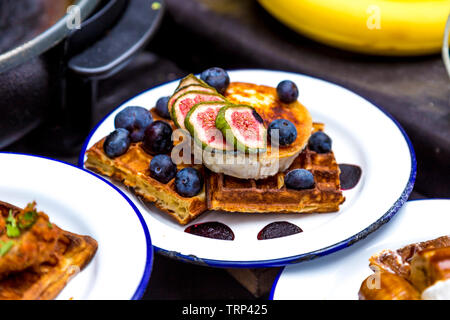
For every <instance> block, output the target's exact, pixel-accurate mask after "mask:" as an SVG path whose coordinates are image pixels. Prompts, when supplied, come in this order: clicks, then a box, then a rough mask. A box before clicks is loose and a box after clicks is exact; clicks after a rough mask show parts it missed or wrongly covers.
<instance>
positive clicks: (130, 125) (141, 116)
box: [114, 107, 153, 142]
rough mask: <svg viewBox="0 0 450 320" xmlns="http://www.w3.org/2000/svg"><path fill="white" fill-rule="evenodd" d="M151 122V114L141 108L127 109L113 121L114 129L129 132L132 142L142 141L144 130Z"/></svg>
mask: <svg viewBox="0 0 450 320" xmlns="http://www.w3.org/2000/svg"><path fill="white" fill-rule="evenodd" d="M152 122H153V118H152V115H151V113H150V112H149V111H148V110H147V109H145V108H142V107H127V108H125V109H124V110H122V111H120V112H119V113H118V114H117V116H116V118H115V119H114V125H115V127H116V129H118V128H124V129H127V130H128V131H129V132H130V139H131V141H132V142H138V141H142V139H143V138H144V132H145V129H147V127H148V126H149V125H150V124H151V123H152Z"/></svg>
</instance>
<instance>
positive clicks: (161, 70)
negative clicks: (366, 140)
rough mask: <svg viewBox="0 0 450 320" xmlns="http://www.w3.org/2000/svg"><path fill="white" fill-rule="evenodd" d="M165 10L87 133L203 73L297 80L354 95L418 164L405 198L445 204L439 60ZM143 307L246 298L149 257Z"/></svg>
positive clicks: (228, 0) (249, 2) (224, 14)
mask: <svg viewBox="0 0 450 320" xmlns="http://www.w3.org/2000/svg"><path fill="white" fill-rule="evenodd" d="M166 2H167V7H168V11H167V13H166V15H165V18H164V21H163V23H162V26H161V29H160V30H159V32H158V34H157V35H156V37H155V38H154V39H153V40H152V41H151V43H150V44H149V45H148V48H147V50H146V52H144V53H142V54H140V55H139V56H138V57H137V58H136V59H135V60H134V61H133V62H132V63H131V64H130V65H129V66H128V67H127V68H125V69H124V70H123V71H122V72H121V73H120V74H118V75H116V76H114V77H113V78H112V79H109V80H104V81H102V82H101V83H100V88H99V101H98V105H97V107H96V110H95V114H94V118H95V121H94V122H95V123H96V122H98V121H100V120H101V119H102V118H103V117H104V116H105V115H106V114H107V113H109V112H110V111H111V110H113V109H114V108H116V107H117V106H119V105H120V104H121V103H122V102H124V101H126V100H128V99H130V98H131V97H133V96H135V95H136V94H138V93H140V92H142V91H144V90H146V89H148V88H151V87H154V86H156V85H159V84H162V83H165V82H167V81H170V80H174V79H177V78H179V77H182V76H184V75H186V74H187V73H191V72H194V73H197V72H201V71H202V70H204V69H206V68H209V67H211V66H220V67H223V68H226V69H237V68H263V69H276V70H287V71H293V72H299V73H304V74H308V75H312V76H315V77H318V78H322V79H325V80H328V81H331V82H334V83H337V84H340V85H342V86H344V87H346V88H349V89H351V90H353V91H355V92H356V93H358V94H360V95H362V96H363V97H365V98H367V99H369V100H370V101H372V102H373V103H375V104H376V105H378V106H381V107H382V108H384V109H385V110H387V111H388V112H389V113H391V114H392V115H393V116H394V117H395V118H396V119H397V120H398V121H399V122H400V123H401V125H402V126H403V127H404V128H405V130H406V132H407V134H408V136H409V137H410V138H411V140H412V142H413V145H414V148H415V151H416V155H417V161H418V174H417V180H416V185H415V188H414V191H413V194H412V196H411V198H437V197H439V198H448V197H449V196H450V183H449V181H450V179H449V178H450V170H449V168H450V166H449V162H450V86H449V85H450V81H449V78H448V76H447V74H446V72H445V69H444V66H443V63H442V61H441V58H440V56H438V55H436V56H427V57H415V58H389V57H374V56H373V57H372V56H362V55H358V54H353V53H348V52H344V51H340V50H336V49H333V48H330V47H327V46H324V45H321V44H318V43H315V42H313V41H311V40H309V39H306V38H304V37H302V36H300V35H298V34H296V33H294V32H292V31H291V30H289V29H288V28H286V27H284V26H283V25H282V24H280V23H279V22H278V21H276V20H275V19H273V18H272V17H271V16H270V15H268V14H267V13H266V12H265V11H264V10H263V9H262V8H261V7H260V6H259V5H258V4H257V3H256V1H254V0H166ZM300 94H301V88H300ZM8 150H10V151H16V152H26V153H37V154H42V152H41V149H40V146H39V145H36V144H35V143H31V142H28V140H27V139H25V140H23V141H21V142H19V143H17V144H15V145H14V146H12V147H10V148H8ZM80 150H81V146H80V147H79V148H77V149H76V150H75V149H74V150H73V154H72V155H69V156H67V155H65V156H61V155H54V154H45V155H47V156H53V157H56V158H59V159H61V160H65V161H68V162H72V163H76V161H77V155H78V152H80ZM386 156H389V157H395V155H386ZM264 297H267V295H266V296H263V298H264ZM144 298H145V299H181V298H193V299H226V298H244V299H250V298H253V296H252V295H251V294H250V293H249V292H248V291H247V290H246V289H244V288H243V287H242V286H241V285H240V284H239V283H238V282H237V281H235V280H234V278H233V277H231V275H229V274H228V273H227V271H226V270H223V269H212V268H206V267H199V266H194V265H189V264H185V263H182V262H178V261H174V260H171V259H169V258H166V257H162V256H157V257H156V259H155V263H154V268H153V273H152V278H151V280H150V284H149V287H148V290H147V293H146V295H145V296H144Z"/></svg>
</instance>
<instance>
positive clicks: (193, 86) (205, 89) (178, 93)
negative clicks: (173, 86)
mask: <svg viewBox="0 0 450 320" xmlns="http://www.w3.org/2000/svg"><path fill="white" fill-rule="evenodd" d="M189 91H201V92H208V93H217V91H216V89H214V88H211V87H205V86H203V85H200V84H190V85H188V86H185V87H182V88H180V89H179V90H177V91H176V92H175V93H174V94H173V95H172V96H171V97H170V99H169V102H168V103H167V108H168V109H169V113H171V112H172V106H173V104H174V102H175V101H176V100H177V99H178V98H179V97H180V96H182V95H183V94H185V93H186V92H189Z"/></svg>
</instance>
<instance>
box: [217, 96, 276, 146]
mask: <svg viewBox="0 0 450 320" xmlns="http://www.w3.org/2000/svg"><path fill="white" fill-rule="evenodd" d="M216 128H217V129H219V130H220V131H222V134H223V135H224V136H225V138H226V139H227V141H228V143H230V144H232V145H234V146H235V147H236V149H237V150H240V151H242V152H249V153H262V152H264V151H265V150H266V145H267V130H266V128H265V127H264V121H263V119H262V118H261V116H260V115H259V114H258V112H256V110H255V109H254V108H252V107H250V106H246V105H232V104H229V105H228V106H225V107H223V108H222V109H220V111H219V113H218V115H217V117H216Z"/></svg>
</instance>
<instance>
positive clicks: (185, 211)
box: [85, 110, 207, 225]
mask: <svg viewBox="0 0 450 320" xmlns="http://www.w3.org/2000/svg"><path fill="white" fill-rule="evenodd" d="M151 112H152V116H153V119H154V120H164V119H162V118H161V117H159V116H158V115H157V114H156V113H155V112H153V110H151ZM164 121H166V122H168V123H169V124H170V125H171V126H172V127H173V128H174V124H173V122H172V121H167V120H164ZM104 141H105V139H102V140H101V141H99V142H98V143H96V144H95V145H94V146H93V147H92V148H91V149H89V150H88V151H87V153H86V155H87V160H86V163H85V166H86V168H88V169H90V170H92V171H95V172H97V173H100V174H102V175H104V176H107V177H110V178H112V179H114V180H116V181H118V182H121V183H123V184H124V185H126V186H127V187H129V188H130V189H131V190H132V191H133V192H134V193H135V194H136V195H137V196H139V197H141V198H142V199H143V200H144V201H145V202H150V203H153V204H154V205H155V206H156V207H157V208H159V209H160V210H162V211H164V212H166V213H167V214H169V215H170V216H171V217H173V218H174V219H175V220H176V221H177V222H178V223H180V224H183V225H184V224H187V223H189V222H190V221H192V220H193V219H195V218H196V217H198V216H199V215H200V214H202V213H203V212H205V211H206V210H207V207H206V194H205V187H203V190H202V191H200V193H199V194H198V195H196V196H195V197H192V198H185V197H183V196H180V195H179V194H178V193H177V192H176V190H175V179H172V180H171V181H169V182H168V183H167V184H164V183H161V182H159V181H157V180H155V179H153V178H152V177H150V172H149V165H150V162H151V161H152V159H153V156H151V155H149V154H148V153H147V152H145V151H144V149H143V148H142V143H141V142H140V143H134V144H132V145H131V146H130V148H129V150H128V151H127V152H126V153H125V154H124V155H122V156H120V157H117V158H115V159H111V158H109V157H108V156H107V155H106V154H105V152H104V151H103V142H104ZM189 166H191V167H194V168H196V169H198V170H199V171H200V173H201V174H202V176H203V177H204V174H205V173H204V169H203V166H201V165H185V164H181V165H178V166H177V169H178V170H181V169H183V168H185V167H189Z"/></svg>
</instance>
